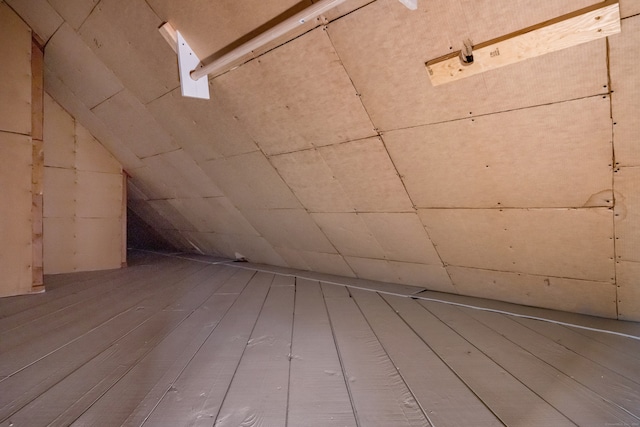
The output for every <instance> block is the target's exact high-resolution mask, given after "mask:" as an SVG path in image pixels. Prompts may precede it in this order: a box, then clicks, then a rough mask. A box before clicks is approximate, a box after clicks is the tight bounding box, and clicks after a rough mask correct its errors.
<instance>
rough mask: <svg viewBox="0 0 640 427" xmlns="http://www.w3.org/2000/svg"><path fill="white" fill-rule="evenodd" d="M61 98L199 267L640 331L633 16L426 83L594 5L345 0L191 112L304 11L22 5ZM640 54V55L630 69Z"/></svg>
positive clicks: (630, 10)
mask: <svg viewBox="0 0 640 427" xmlns="http://www.w3.org/2000/svg"><path fill="white" fill-rule="evenodd" d="M7 3H8V4H9V5H10V6H11V7H13V8H14V9H15V10H16V11H17V12H18V13H19V14H21V16H22V17H23V18H24V19H25V21H27V23H29V24H30V25H31V27H32V28H33V29H34V30H35V32H37V34H38V35H39V36H40V37H41V38H42V39H43V40H44V41H46V42H47V44H46V48H45V67H46V70H45V71H46V79H45V85H46V89H47V91H48V92H49V93H50V94H51V95H52V96H53V97H54V98H55V99H56V100H57V101H58V102H59V103H60V104H61V105H63V106H64V107H65V108H66V109H67V110H68V111H69V112H71V113H72V114H73V115H74V116H75V117H76V118H77V119H78V120H79V121H80V122H81V123H82V124H83V125H84V126H85V127H87V128H88V129H89V130H90V131H91V132H92V133H93V134H94V135H95V136H96V137H97V138H98V139H99V140H100V141H101V142H102V143H103V144H104V145H105V146H106V147H107V148H108V149H109V150H110V151H111V152H112V153H113V154H114V155H115V156H116V157H117V158H118V159H119V160H120V161H121V162H122V164H123V165H124V167H125V169H126V171H127V172H128V173H129V174H130V176H131V182H130V189H129V193H130V200H129V204H130V207H131V208H132V209H134V210H135V211H136V212H137V213H138V215H140V216H141V217H142V218H144V219H145V220H146V221H147V222H148V223H150V224H152V225H153V226H154V227H156V228H157V229H158V230H159V231H160V232H161V233H162V235H163V236H164V237H165V238H166V239H169V240H170V241H172V242H173V243H174V244H176V245H178V246H179V247H181V248H183V249H185V250H191V251H194V250H197V251H201V252H204V253H209V254H218V255H223V256H227V257H234V256H235V253H236V252H237V253H240V254H242V255H244V256H246V257H247V258H248V259H250V260H251V261H255V262H261V263H268V264H274V265H280V266H289V267H293V268H299V269H309V270H315V271H320V272H327V273H333V274H339V275H345V276H358V277H362V278H369V279H376V280H383V281H392V282H400V283H406V284H413V285H421V286H425V287H427V288H429V289H432V290H440V291H445V292H453V293H463V294H468V295H474V296H481V297H488V298H495V299H501V300H507V301H511V302H517V303H523V304H530V305H537V306H543V307H550V308H556V309H562V310H569V311H577V312H583V313H591V314H596V315H601V316H607V317H614V318H615V317H618V318H621V319H635V320H639V319H640V308H639V307H640V281H639V280H640V279H639V277H640V226H639V224H640V191H638V184H639V183H640V149H639V148H638V147H639V145H638V144H639V141H638V138H639V133H640V132H639V130H640V124H639V122H640V121H639V120H638V117H639V116H640V101H638V100H639V99H640V96H638V95H639V93H638V90H639V85H640V83H639V82H640V76H639V75H638V73H639V72H638V67H637V64H636V59H637V55H636V53H637V52H638V46H639V45H640V16H638V15H637V14H638V13H640V6H639V3H638V2H637V1H635V0H621V13H622V16H623V18H624V19H623V21H622V33H621V34H620V35H616V36H613V37H610V38H609V39H601V40H598V41H594V42H590V43H587V44H583V45H579V46H576V47H573V48H570V49H566V50H563V51H560V52H556V53H552V54H548V55H546V56H541V57H538V58H535V59H531V60H527V61H523V62H520V63H518V64H516V65H512V66H508V67H504V68H501V69H498V70H495V71H491V72H487V73H484V74H481V75H478V76H475V77H470V78H468V79H463V80H460V81H458V82H455V83H451V84H446V85H442V86H438V87H432V86H431V84H430V82H429V79H428V76H427V73H426V70H425V67H424V63H425V62H426V61H427V60H430V59H433V58H435V57H438V56H441V55H443V54H446V53H448V52H450V51H451V50H456V49H459V48H460V46H461V43H462V40H463V39H466V38H470V39H471V40H473V41H475V42H481V41H485V40H489V39H492V38H496V37H499V36H502V35H504V34H507V33H510V32H513V31H516V30H519V29H521V28H524V27H527V26H530V25H533V24H536V23H538V22H542V21H544V20H547V19H551V18H554V17H556V16H559V15H562V14H565V13H568V12H571V11H573V10H577V9H579V8H581V7H585V6H588V5H590V4H594V3H596V2H595V1H594V0H564V1H557V0H553V1H551V0H549V1H544V2H539V1H535V2H534V1H527V0H515V1H514V0H499V1H496V0H494V1H477V0H473V1H472V0H457V1H451V0H419V2H418V3H419V10H417V11H409V10H408V9H406V8H405V7H404V6H403V5H402V4H401V3H400V2H398V1H397V0H375V1H364V0H348V1H346V2H345V3H344V4H343V5H341V6H340V7H339V8H338V9H336V10H334V11H332V12H330V13H328V14H327V15H326V16H325V17H323V19H321V20H319V21H317V22H311V23H309V24H308V25H307V26H306V27H304V28H302V29H300V30H298V31H297V32H294V33H292V34H290V35H288V36H287V37H286V38H283V39H282V40H278V41H277V42H275V43H272V44H271V45H270V46H268V47H266V48H264V49H262V50H261V51H259V52H254V55H253V59H251V58H249V59H250V60H248V62H246V63H244V64H243V65H241V66H239V67H238V68H236V69H234V70H232V71H230V72H227V73H224V74H222V75H220V76H217V77H215V78H212V79H210V89H211V93H212V99H211V100H210V101H203V100H196V99H188V98H182V97H181V96H180V89H179V81H178V75H177V61H176V55H175V54H174V52H173V50H172V49H171V48H170V46H168V45H167V43H166V42H165V41H164V39H163V38H162V37H161V35H160V34H159V33H158V30H157V29H158V27H159V26H160V25H161V24H162V23H163V22H170V23H171V24H172V25H173V26H174V27H175V28H177V29H179V30H180V31H181V32H182V33H183V34H184V36H185V39H186V40H187V41H189V43H190V44H191V45H192V47H193V48H194V50H195V51H196V53H197V54H198V55H199V56H200V57H201V58H207V59H212V58H215V57H216V56H218V55H220V54H221V53H223V52H225V51H227V50H228V49H229V48H230V47H233V46H234V45H237V44H238V43H240V42H242V41H245V40H247V39H248V38H250V37H251V36H253V35H255V34H257V33H259V32H260V31H261V30H264V29H266V28H268V27H269V26H271V25H273V24H274V23H277V22H278V21H279V20H282V19H283V18H285V17H287V16H290V15H292V14H293V13H295V12H297V11H299V10H301V9H303V8H305V7H307V6H309V5H310V4H311V2H310V1H302V2H296V1H293V0H273V1H269V2H265V1H260V0H246V1H241V2H240V1H235V0H219V1H209V0H182V1H172V0H147V1H144V0H102V1H99V0H75V1H68V0H48V1H47V0H30V1H24V0H7ZM633 52H635V53H633Z"/></svg>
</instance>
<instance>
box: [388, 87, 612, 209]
mask: <svg viewBox="0 0 640 427" xmlns="http://www.w3.org/2000/svg"><path fill="white" fill-rule="evenodd" d="M609 109H610V104H609V99H603V98H602V97H600V96H597V97H591V98H585V99H579V100H575V101H568V102H563V103H558V104H552V105H542V106H540V107H533V108H528V109H526V110H516V111H509V112H505V113H497V114H492V115H488V116H483V117H476V118H475V119H473V121H471V120H465V121H454V122H446V123H439V124H434V125H426V126H420V127H415V128H409V129H401V130H397V131H389V132H386V133H385V135H384V140H385V142H386V146H387V148H388V150H389V153H390V155H391V158H392V159H393V161H394V164H395V165H396V167H397V168H398V172H399V173H400V174H401V175H402V176H403V181H404V184H405V186H406V188H407V191H408V192H409V195H410V196H411V200H412V201H413V202H414V203H415V204H416V206H418V207H456V208H460V207H469V208H480V207H484V208H488V207H582V206H612V205H613V198H612V194H611V167H610V166H608V165H609V163H611V119H610V117H609ZM550 118H553V119H550ZM558 182H562V185H561V186H559V185H558ZM607 200H608V202H607Z"/></svg>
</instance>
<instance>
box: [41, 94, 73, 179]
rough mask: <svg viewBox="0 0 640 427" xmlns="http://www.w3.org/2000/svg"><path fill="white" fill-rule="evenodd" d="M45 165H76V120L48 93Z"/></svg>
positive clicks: (62, 166) (45, 102) (45, 100)
mask: <svg viewBox="0 0 640 427" xmlns="http://www.w3.org/2000/svg"><path fill="white" fill-rule="evenodd" d="M44 115H45V120H44V140H45V141H46V144H45V146H44V153H45V156H44V165H45V166H54V167H59V168H67V169H72V168H73V167H74V166H75V155H76V143H75V121H74V120H73V117H71V116H70V115H69V113H67V112H66V111H65V110H64V109H63V108H62V107H61V106H60V105H59V104H58V103H57V102H56V101H54V100H53V98H51V97H50V96H49V95H48V94H45V96H44Z"/></svg>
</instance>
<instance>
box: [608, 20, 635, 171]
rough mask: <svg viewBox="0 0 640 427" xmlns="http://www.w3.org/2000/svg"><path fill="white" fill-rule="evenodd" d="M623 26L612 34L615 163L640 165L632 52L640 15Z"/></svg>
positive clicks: (611, 59)
mask: <svg viewBox="0 0 640 427" xmlns="http://www.w3.org/2000/svg"><path fill="white" fill-rule="evenodd" d="M639 12H640V11H639ZM621 25H622V32H621V33H620V34H616V35H614V36H611V37H609V46H610V58H609V63H610V67H611V89H612V90H613V91H614V93H613V94H612V99H611V101H612V112H613V121H614V122H615V125H614V128H613V131H614V133H613V135H614V136H613V138H614V146H615V150H616V162H618V163H619V165H621V166H640V144H638V141H639V140H640V121H639V120H638V117H639V116H640V79H638V78H637V73H638V71H637V70H638V65H637V64H636V62H635V61H634V60H633V56H634V55H630V54H629V52H637V50H638V45H639V44H640V16H634V17H633V18H629V19H624V20H622V23H621Z"/></svg>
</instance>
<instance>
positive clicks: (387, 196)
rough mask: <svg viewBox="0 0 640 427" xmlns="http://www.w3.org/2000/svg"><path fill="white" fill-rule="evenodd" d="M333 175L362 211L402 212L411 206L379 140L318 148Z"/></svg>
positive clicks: (366, 140) (355, 206) (358, 209)
mask: <svg viewBox="0 0 640 427" xmlns="http://www.w3.org/2000/svg"><path fill="white" fill-rule="evenodd" d="M319 151H320V154H321V155H322V157H323V158H324V160H325V161H326V162H327V164H328V165H329V167H330V168H331V170H332V171H333V174H334V176H335V177H336V178H337V179H338V181H339V182H340V184H341V185H342V188H343V189H344V190H345V191H346V193H347V194H348V195H349V198H350V199H351V201H352V202H353V205H354V206H353V207H354V209H355V210H357V211H361V212H403V211H405V212H406V211H410V210H412V207H413V206H412V203H411V200H409V196H408V195H407V192H406V191H405V189H404V186H403V185H402V181H400V178H399V177H398V174H397V172H396V170H395V167H394V165H393V163H392V162H391V159H390V158H389V154H388V153H387V150H386V149H385V147H384V145H383V143H382V141H381V140H380V139H379V138H368V139H364V140H360V141H352V142H348V143H346V144H338V145H332V146H328V147H322V148H320V149H319Z"/></svg>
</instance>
